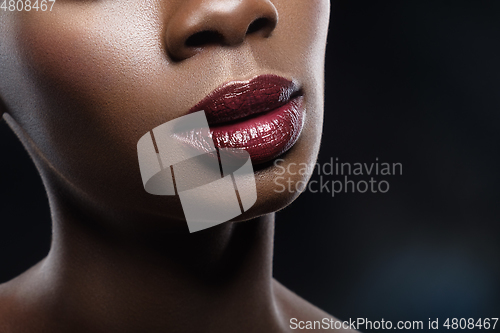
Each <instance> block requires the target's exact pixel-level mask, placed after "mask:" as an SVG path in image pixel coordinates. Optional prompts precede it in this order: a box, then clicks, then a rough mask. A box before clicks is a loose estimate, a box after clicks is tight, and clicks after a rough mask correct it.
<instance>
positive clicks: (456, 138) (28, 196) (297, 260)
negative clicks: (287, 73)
mask: <svg viewBox="0 0 500 333" xmlns="http://www.w3.org/2000/svg"><path fill="white" fill-rule="evenodd" d="M0 151H1V154H2V156H3V157H2V161H1V163H0V184H1V186H0V219H1V220H0V282H4V281H7V280H9V279H11V278H12V277H14V276H16V275H18V274H20V273H21V272H23V271H24V270H26V269H27V268H28V267H30V266H31V265H33V264H34V263H36V262H37V261H39V260H40V259H42V258H43V257H44V256H45V255H46V253H47V252H48V249H49V242H50V233H51V231H50V213H49V210H48V202H47V198H46V195H45V192H44V189H43V187H42V183H41V180H40V179H39V176H38V175H37V172H36V170H35V167H34V166H33V164H32V163H31V162H30V160H29V158H28V156H27V154H26V153H25V151H24V149H23V148H22V146H21V144H20V143H19V142H18V141H17V139H16V138H15V136H14V134H13V133H11V131H10V130H9V129H8V127H7V125H6V124H5V122H3V121H2V122H1V123H0ZM332 157H333V158H334V159H335V158H339V161H341V162H349V163H356V162H361V163H373V162H375V159H376V158H379V161H380V162H389V163H402V165H403V174H402V175H397V176H379V177H376V178H377V180H379V181H380V180H386V181H388V182H389V183H390V191H389V192H388V193H386V194H380V193H378V194H372V193H365V194H360V193H354V194H353V193H347V194H346V193H343V194H337V195H336V196H335V197H334V198H332V196H331V193H316V194H313V193H310V192H306V193H304V194H303V195H302V196H301V197H300V198H299V199H298V200H297V201H296V202H295V203H294V204H293V205H291V206H290V207H288V208H286V209H285V210H283V211H282V212H280V213H278V215H277V225H276V246H275V259H274V270H275V276H276V278H277V279H278V280H280V281H281V282H282V283H283V284H285V285H286V286H287V287H289V288H290V289H292V290H294V291H295V292H297V293H298V294H299V295H301V296H303V297H304V298H306V299H308V300H309V301H311V302H312V303H313V304H316V305H318V306H319V307H321V308H323V309H325V310H326V311H328V312H330V313H332V314H334V315H336V316H338V317H340V318H342V319H349V318H358V317H363V318H368V319H370V320H372V321H375V320H381V319H382V318H384V319H385V320H392V321H397V320H411V321H413V320H422V321H424V323H425V325H426V326H427V322H428V318H432V319H433V320H434V319H436V318H439V319H440V321H441V322H443V321H444V320H445V319H446V318H448V317H450V318H471V317H472V318H476V319H478V318H488V317H490V318H491V317H500V240H499V235H500V232H499V231H500V223H499V222H500V208H499V199H500V195H499V188H500V177H499V171H500V1H478V0H474V1H472V0H471V1H463V0H455V1H401V0H400V1H373V0H372V1H368V0H365V1H353V0H348V1H332V17H331V26H330V36H329V41H328V50H327V65H326V106H325V126H324V137H323V144H322V148H321V153H320V162H323V163H324V162H328V161H330V158H332ZM6 161H8V163H7V162H6ZM313 178H314V179H316V180H319V176H317V175H316V176H314V177H313ZM326 178H327V179H329V180H335V179H337V178H335V176H330V177H326ZM353 179H354V180H359V179H369V178H366V177H365V178H363V177H358V178H357V179H356V178H353ZM497 326H498V327H497V329H496V331H499V330H500V323H499V324H498V325H497ZM366 331H367V332H369V331H370V330H366ZM424 331H425V330H424ZM424 331H421V332H424ZM472 331H473V330H469V332H472ZM490 331H491V330H490ZM434 332H435V331H434Z"/></svg>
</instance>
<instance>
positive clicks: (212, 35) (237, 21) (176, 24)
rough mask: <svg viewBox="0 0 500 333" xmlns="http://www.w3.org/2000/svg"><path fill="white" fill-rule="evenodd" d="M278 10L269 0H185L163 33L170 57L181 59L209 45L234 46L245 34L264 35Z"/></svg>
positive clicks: (275, 20) (269, 28)
mask: <svg viewBox="0 0 500 333" xmlns="http://www.w3.org/2000/svg"><path fill="white" fill-rule="evenodd" d="M277 23H278V12H277V10H276V7H274V5H273V4H272V3H271V2H270V1H269V0H212V1H210V0H191V1H190V0H185V2H184V4H183V5H182V6H181V7H180V8H179V9H178V10H177V11H176V12H175V13H174V14H173V16H172V18H171V20H170V22H169V24H168V26H167V29H166V35H165V42H166V48H167V52H168V54H169V56H170V57H171V58H172V59H173V60H176V61H180V60H184V59H187V58H190V57H192V56H194V55H195V54H197V53H199V52H201V51H203V49H205V48H206V47H208V46H213V45H218V46H235V45H239V44H242V43H243V42H244V41H245V39H246V38H247V37H248V36H251V35H253V36H257V37H259V38H267V37H269V36H270V35H271V33H272V32H273V31H274V29H275V28H276V25H277Z"/></svg>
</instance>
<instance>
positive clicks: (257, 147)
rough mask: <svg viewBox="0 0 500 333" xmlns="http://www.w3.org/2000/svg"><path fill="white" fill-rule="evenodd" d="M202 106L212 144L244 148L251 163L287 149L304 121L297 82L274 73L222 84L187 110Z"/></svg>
mask: <svg viewBox="0 0 500 333" xmlns="http://www.w3.org/2000/svg"><path fill="white" fill-rule="evenodd" d="M202 110H203V111H205V114H206V117H207V119H208V123H209V125H210V130H211V136H212V139H213V141H214V143H215V146H217V147H219V148H239V149H245V150H246V151H248V153H249V154H250V156H251V158H252V162H253V163H254V164H260V163H264V162H268V161H271V160H273V159H275V158H276V157H278V156H280V155H281V154H283V153H284V152H286V151H287V150H288V149H290V148H291V147H292V146H293V145H294V144H295V142H296V141H297V139H298V137H299V135H300V133H301V131H302V128H303V123H304V108H303V96H302V95H301V92H300V89H299V87H298V85H297V84H296V83H294V82H292V81H290V80H287V79H285V78H282V77H279V76H275V75H262V76H259V77H256V78H254V79H252V80H250V81H234V82H229V83H227V84H224V85H223V86H221V87H219V88H217V89H216V90H214V91H213V92H212V93H210V94H209V95H208V96H207V97H205V98H204V99H203V100H202V101H201V102H200V103H198V104H197V105H196V106H195V107H193V108H192V109H191V110H190V111H189V112H190V113H191V112H197V111H202Z"/></svg>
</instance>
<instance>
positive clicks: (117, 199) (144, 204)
mask: <svg viewBox="0 0 500 333" xmlns="http://www.w3.org/2000/svg"><path fill="white" fill-rule="evenodd" d="M271 2H272V4H273V5H274V6H275V8H276V10H277V12H278V15H279V20H278V23H277V26H276V28H275V30H274V31H273V33H272V34H271V36H269V37H267V38H264V37H261V38H259V37H257V36H251V35H249V36H248V37H247V38H246V39H245V41H244V42H243V43H240V44H238V45H234V46H225V45H218V44H213V45H207V46H205V47H203V49H202V50H200V51H199V52H198V53H196V54H195V55H193V56H190V57H187V58H186V59H182V60H175V61H174V60H172V59H171V58H170V57H169V56H168V54H167V52H166V51H165V42H164V40H165V31H166V27H167V26H168V24H169V22H170V20H171V19H172V15H175V13H176V11H177V10H178V9H179V8H180V7H181V6H182V1H173V0H172V1H159V0H158V1H152V2H151V1H136V0H126V1H114V0H105V1H80V0H64V1H62V0H61V1H60V2H59V1H57V2H56V3H55V5H54V8H53V11H52V12H34V11H31V12H23V13H9V12H6V13H0V16H1V18H2V20H1V21H2V23H0V32H1V33H0V35H1V36H2V37H0V38H1V39H0V41H1V43H0V57H2V59H6V61H3V60H2V62H1V63H0V77H1V78H2V79H1V80H0V97H1V98H2V99H3V100H4V102H5V104H6V105H7V107H8V113H9V114H10V115H11V116H12V118H14V120H16V122H17V123H18V124H19V125H20V126H21V128H22V129H23V130H24V133H25V135H26V136H27V137H29V138H30V139H31V140H32V141H33V143H34V144H35V145H36V147H37V149H38V151H39V154H40V156H43V158H41V159H40V158H39V161H38V162H39V163H41V164H42V165H44V166H45V167H50V169H52V170H56V171H57V172H56V174H57V175H58V177H60V178H61V180H62V183H63V184H65V186H67V187H69V188H71V190H72V191H73V193H76V194H77V196H81V197H82V198H83V197H85V198H90V202H91V203H93V204H95V205H96V207H107V209H109V210H112V211H114V212H122V214H120V215H121V216H136V217H139V216H140V217H145V216H149V217H154V218H153V219H151V220H158V221H184V215H183V213H182V209H181V206H180V202H179V199H178V198H176V197H166V196H152V195H150V194H148V193H146V192H145V190H144V187H143V183H142V179H141V176H140V175H141V173H140V170H139V164H138V160H137V151H136V149H137V142H138V140H139V139H140V138H141V137H142V136H143V135H144V134H145V133H147V132H148V131H151V130H152V129H153V128H155V127H157V126H159V125H161V124H164V123H166V122H168V121H171V120H173V119H176V118H179V117H182V116H185V115H186V114H188V113H189V112H190V111H193V110H194V109H196V105H200V101H203V100H204V99H205V98H206V96H209V95H210V94H211V93H212V92H213V91H214V90H216V89H218V88H219V89H221V88H220V87H225V86H227V85H231V84H232V83H234V82H243V83H248V84H251V83H252V82H255V80H257V81H258V80H259V78H260V79H262V78H266V77H270V76H272V77H280V78H283V79H286V80H287V81H288V82H293V83H294V87H295V88H296V89H295V88H294V89H295V93H296V94H297V96H295V95H294V96H291V99H290V101H287V102H286V103H283V104H282V105H281V104H280V105H273V104H272V102H266V101H264V102H263V103H264V104H265V103H268V104H269V105H268V107H267V108H266V107H265V105H264V106H263V107H262V108H263V109H265V111H266V112H263V113H262V114H259V115H252V117H251V119H248V118H247V119H237V120H234V121H231V123H230V124H226V123H225V122H224V121H221V122H222V123H216V124H213V127H212V124H211V128H212V130H213V138H214V141H215V143H216V145H219V146H224V144H226V145H229V146H231V145H233V146H238V145H240V146H241V147H243V148H249V152H250V154H251V156H252V160H253V162H254V169H255V178H256V185H257V202H256V204H255V205H254V206H253V207H252V208H251V209H250V210H248V211H247V212H246V213H244V214H243V215H241V216H240V217H238V218H237V220H238V221H242V220H248V219H251V218H254V217H257V216H260V215H264V214H267V213H271V212H274V211H277V210H279V209H281V208H283V207H285V206H286V205H288V204H289V203H290V202H292V201H293V200H294V199H295V198H296V197H297V196H298V194H299V192H298V190H297V188H300V186H297V184H299V183H300V182H304V181H307V178H308V175H307V174H299V173H296V174H295V173H294V174H286V173H284V174H283V172H282V170H283V168H285V169H288V166H298V165H302V166H304V165H308V166H309V169H312V168H311V166H312V165H313V164H314V163H315V161H316V156H317V153H318V149H319V144H320V137H321V129H322V119H323V116H322V113H323V72H324V52H325V44H326V35H327V28H328V17H329V6H330V4H329V1H328V0H307V1H304V0H272V1H271ZM283 82H285V81H283ZM288 102H289V103H288ZM205 106H206V105H205ZM287 112H292V113H293V112H295V113H294V114H292V115H291V116H290V114H288V118H286V116H287ZM295 116H296V118H297V119H300V121H298V122H297V121H296V123H295V124H294V123H293V117H295ZM273 117H274V118H273ZM280 117H281V118H280ZM208 118H209V122H210V121H211V119H210V115H209V116H208ZM275 118H280V119H281V123H280V125H279V126H277V127H276V128H271V129H268V131H269V133H267V132H266V135H267V134H269V135H270V136H275V137H282V139H279V140H275V141H272V140H271V141H269V142H264V143H262V140H263V139H262V138H257V139H256V140H257V141H255V142H254V143H255V144H253V145H252V146H254V148H251V147H247V146H249V145H250V144H248V142H247V146H245V143H243V142H238V140H237V139H235V140H232V141H231V142H230V143H227V142H226V143H224V140H223V138H224V137H225V136H226V137H227V135H226V134H227V133H233V132H235V131H236V132H238V131H240V132H241V131H244V130H245V129H248V128H251V127H252V126H257V127H258V126H259V124H260V125H262V124H264V125H263V126H264V127H266V126H265V125H266V124H267V123H266V121H267V122H268V123H269V122H270V123H273V122H274V123H276V121H274V120H275ZM226 120H227V119H226ZM290 121H291V122H292V123H291V124H287V122H290ZM280 131H282V133H281V132H280ZM259 140H260V141H259ZM226 141H227V140H226ZM259 145H260V146H264V148H265V149H262V147H261V148H258V147H257V148H255V147H256V146H259ZM252 149H253V150H252ZM289 169H297V168H294V167H291V168H289ZM282 184H285V185H286V190H284V189H283V185H282ZM160 223H162V222H160Z"/></svg>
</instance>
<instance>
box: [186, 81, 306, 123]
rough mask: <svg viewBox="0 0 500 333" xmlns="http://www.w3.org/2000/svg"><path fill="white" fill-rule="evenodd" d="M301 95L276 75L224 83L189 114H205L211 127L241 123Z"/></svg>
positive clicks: (292, 84) (294, 87)
mask: <svg viewBox="0 0 500 333" xmlns="http://www.w3.org/2000/svg"><path fill="white" fill-rule="evenodd" d="M300 94H301V90H300V87H299V85H298V84H297V83H296V82H294V81H291V80H288V79H285V78H283V77H281V76H277V75H270V74H268V75H261V76H258V77H256V78H254V79H252V80H248V81H232V82H228V83H225V84H223V85H222V86H220V87H218V88H217V89H215V90H214V91H212V92H211V93H210V94H209V95H208V96H207V97H205V98H204V99H203V100H202V101H200V102H199V103H198V104H196V105H195V106H194V107H193V108H191V110H189V113H192V112H197V111H205V115H206V117H207V120H208V123H209V124H210V125H214V124H221V123H227V122H232V121H236V120H240V119H242V118H246V117H250V116H252V115H255V114H259V113H263V112H267V111H271V110H275V109H277V108H279V107H281V106H283V105H285V104H287V103H288V102H290V100H291V99H293V98H294V97H297V96H299V95H300Z"/></svg>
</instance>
